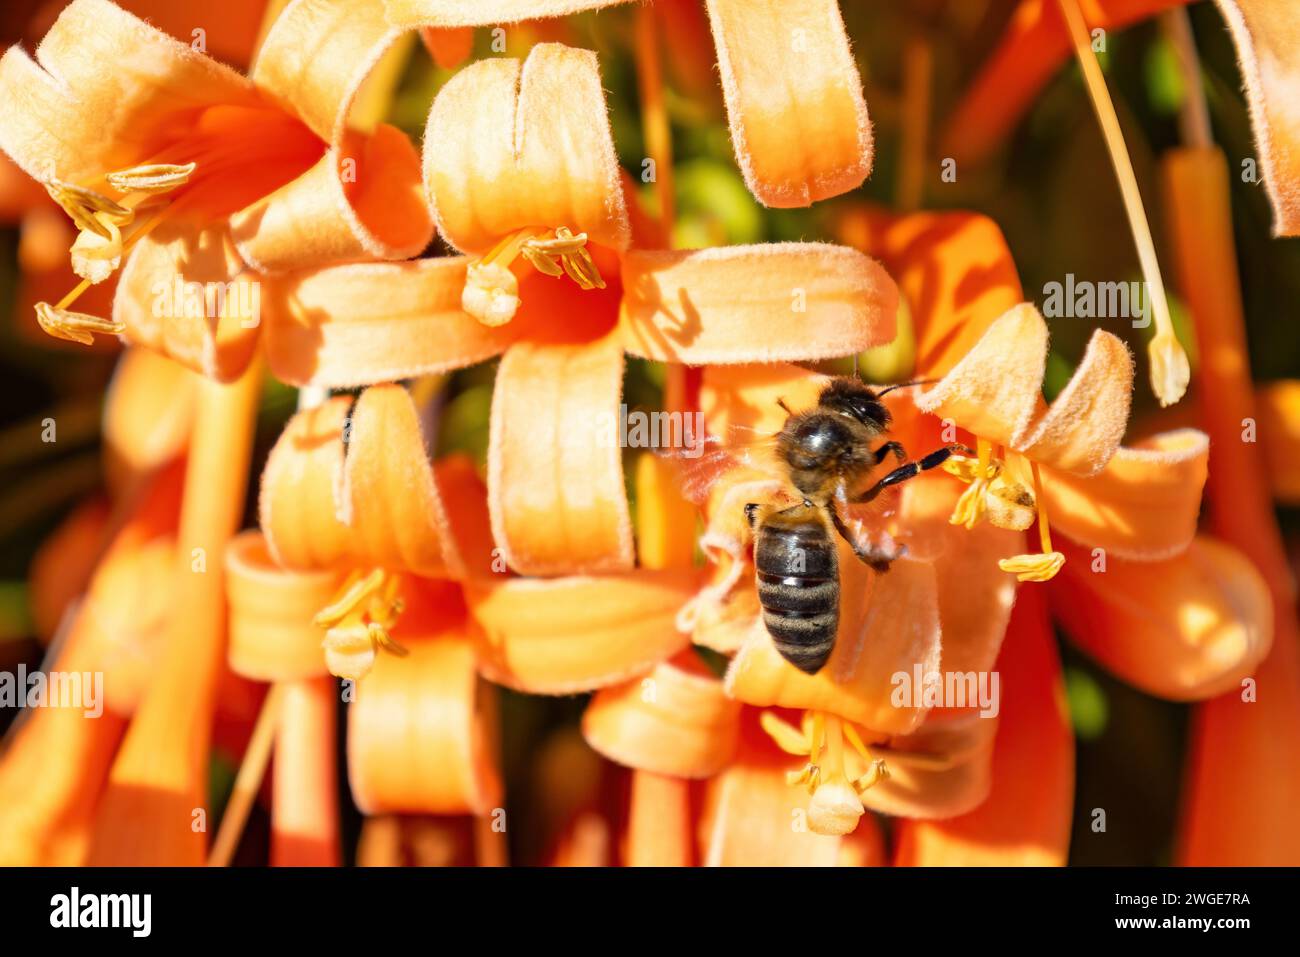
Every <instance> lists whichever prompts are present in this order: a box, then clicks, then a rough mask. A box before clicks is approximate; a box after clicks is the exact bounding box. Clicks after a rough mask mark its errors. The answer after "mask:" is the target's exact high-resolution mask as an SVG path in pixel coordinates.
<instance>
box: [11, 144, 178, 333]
mask: <svg viewBox="0 0 1300 957" xmlns="http://www.w3.org/2000/svg"><path fill="white" fill-rule="evenodd" d="M195 168H196V164H194V163H186V164H185V165H183V166H177V165H173V164H154V165H147V166H136V167H132V168H131V169H126V170H120V171H117V172H113V173H109V174H107V176H106V177H105V179H107V181H108V182H109V184H110V185H112V186H113V187H114V188H115V189H118V190H119V191H124V192H126V193H127V195H125V196H123V197H122V199H121V200H120V201H118V200H113V199H110V198H109V197H107V196H105V195H104V194H102V193H99V192H97V191H95V190H93V189H90V188H88V187H85V186H78V185H76V184H74V183H65V182H63V181H62V180H59V179H50V180H49V181H48V182H46V183H45V189H46V191H47V192H48V193H49V194H50V196H51V197H52V198H53V199H54V201H55V202H56V203H58V204H59V205H60V206H61V207H62V208H63V210H64V212H66V213H67V214H68V216H70V217H71V218H72V221H73V222H74V223H75V224H76V225H77V228H78V229H79V230H80V231H81V232H80V233H79V234H78V236H77V239H76V241H75V242H74V243H73V244H72V248H71V250H70V251H69V252H70V254H71V258H72V269H73V272H75V273H76V274H77V275H78V276H80V277H81V282H80V283H78V284H77V285H76V286H74V287H73V288H72V290H71V291H70V292H68V294H67V295H65V296H64V297H63V298H62V299H60V300H59V301H58V303H56V304H55V305H53V306H50V305H49V304H47V303H38V304H37V306H36V319H37V321H38V322H39V323H40V326H41V328H42V329H44V330H45V331H46V332H47V333H48V334H49V335H51V336H54V337H55V338H58V339H67V340H69V341H71V342H79V343H82V344H83V345H90V344H91V343H92V342H94V337H93V336H92V335H91V333H94V332H100V333H105V334H111V335H118V334H120V333H121V332H122V331H123V326H122V325H121V324H120V323H116V322H111V321H109V320H107V319H100V318H98V317H97V316H91V315H87V314H86V313H79V312H69V311H68V309H67V307H68V306H70V305H72V303H74V302H75V301H76V300H77V298H78V297H79V296H80V295H81V294H82V293H83V292H85V291H86V290H87V289H88V288H90V286H91V285H92V284H94V283H99V282H103V281H104V280H106V279H107V278H108V277H109V276H111V275H112V274H113V273H114V272H115V271H116V270H117V268H118V266H120V265H121V262H122V257H123V256H125V255H126V253H127V252H128V251H130V249H131V247H132V246H134V245H135V244H136V243H138V242H139V241H140V240H141V239H143V238H144V237H146V236H148V235H149V234H150V233H151V232H153V231H154V230H155V229H156V228H157V227H158V225H159V224H160V223H162V222H163V220H164V219H165V218H166V215H167V210H168V209H169V208H170V207H164V208H162V209H160V210H159V211H157V212H155V213H154V214H153V215H152V216H151V217H150V218H149V219H147V220H145V221H143V222H142V223H139V224H137V226H136V228H135V229H134V230H132V232H131V234H130V235H129V236H127V237H125V238H124V237H123V236H122V231H121V227H123V226H127V225H129V224H131V223H133V222H135V217H136V212H137V209H138V207H139V206H140V205H141V204H142V203H143V202H144V201H145V200H147V199H149V198H150V197H151V196H154V195H157V194H161V193H166V192H170V191H171V190H174V189H177V188H179V187H180V186H183V185H185V183H187V182H188V181H189V178H190V175H191V174H192V173H193V172H194V170H195Z"/></svg>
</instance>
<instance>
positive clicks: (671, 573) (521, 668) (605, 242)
mask: <svg viewBox="0 0 1300 957" xmlns="http://www.w3.org/2000/svg"><path fill="white" fill-rule="evenodd" d="M425 142H426V155H425V178H426V183H427V185H428V187H429V191H430V194H431V196H432V199H433V202H434V206H435V209H436V210H437V218H438V222H439V226H440V228H441V231H442V233H443V235H444V236H445V237H446V238H447V240H448V241H449V242H450V243H452V244H453V245H454V246H456V247H458V248H460V249H464V250H467V251H469V252H471V253H473V254H476V258H467V257H449V258H442V259H430V260H422V261H418V262H414V263H408V264H389V265H385V264H367V265H349V266H337V267H332V268H327V269H323V270H319V271H316V272H312V273H306V274H299V275H296V276H291V277H286V278H285V279H283V280H277V281H276V282H274V283H273V284H272V288H271V293H270V295H269V297H268V299H269V301H268V303H267V307H268V309H269V311H270V316H269V318H268V325H269V330H268V331H269V333H270V335H269V336H268V343H267V345H268V356H269V359H270V363H271V368H272V370H273V371H274V372H275V373H276V374H277V375H278V376H280V377H281V378H283V379H285V380H287V381H289V382H293V383H295V384H299V385H316V386H331V387H337V386H343V385H355V384H359V383H365V382H375V381H384V380H387V379H393V378H397V377H407V376H413V375H421V374H428V373H432V372H441V371H446V370H449V369H453V368H457V367H460V366H465V365H469V364H471V363H474V362H477V361H480V360H482V359H485V358H489V357H491V356H493V355H497V354H500V353H503V352H504V353H505V355H504V357H503V358H502V360H501V366H500V369H499V372H498V374H497V381H496V391H495V395H494V398H493V402H492V419H491V436H490V447H489V453H488V506H489V511H490V514H491V521H492V529H493V532H494V538H495V540H496V545H497V547H498V548H499V549H500V551H499V553H498V555H499V557H500V558H501V559H502V560H503V563H499V564H500V568H501V569H504V568H505V566H507V565H508V566H509V567H511V568H513V569H515V570H516V571H519V572H522V573H525V574H528V575H534V576H565V577H551V578H549V579H541V578H538V579H533V580H510V579H507V578H503V577H500V576H493V575H491V574H487V577H484V578H479V577H476V576H480V575H484V574H485V573H487V572H488V571H489V569H490V568H491V565H492V563H491V560H490V559H489V560H487V561H484V562H483V564H481V565H478V566H476V567H471V568H468V573H469V575H470V578H471V580H470V582H469V585H468V592H467V595H468V598H469V603H470V608H471V611H472V613H473V615H474V617H475V618H476V620H477V621H478V622H479V623H480V624H481V625H482V626H483V628H484V630H485V632H486V641H485V644H484V647H483V649H482V651H483V656H484V657H483V663H482V667H483V669H484V674H485V675H487V676H488V677H489V678H491V679H492V680H494V681H498V682H501V683H504V684H507V685H509V686H511V687H514V688H518V689H522V690H528V691H532V692H540V693H551V694H565V693H571V692H574V691H578V690H583V689H590V688H594V687H599V686H603V685H608V684H612V683H616V682H620V681H624V680H626V679H628V678H630V677H631V676H633V675H637V674H641V673H644V672H645V671H646V670H647V669H649V668H651V667H653V666H654V664H655V663H657V662H659V661H662V660H664V659H666V658H668V657H670V656H671V655H672V654H674V653H675V652H677V651H679V650H681V649H682V648H683V647H684V646H685V644H686V641H687V639H686V638H685V636H682V635H679V634H677V633H676V632H675V631H674V630H673V628H672V627H671V623H672V619H673V616H674V614H675V612H676V609H677V607H678V606H679V605H680V604H681V603H682V602H683V601H684V600H685V599H686V598H687V597H688V596H689V594H690V592H691V591H692V590H693V588H694V583H695V573H694V572H693V571H692V570H691V569H689V568H685V569H683V568H677V569H674V568H664V569H662V570H655V569H652V570H641V571H636V572H634V552H633V538H632V527H631V516H630V511H629V508H628V503H627V498H626V493H625V491H624V484H623V473H622V465H621V455H620V448H619V446H620V442H619V438H618V404H619V395H620V391H621V379H622V370H623V354H624V352H625V351H626V352H629V353H632V354H634V355H639V356H642V357H645V358H650V359H656V360H661V361H672V362H684V363H703V362H742V361H754V360H759V359H771V360H778V359H815V358H823V357H829V356H832V355H839V354H842V353H843V352H844V351H845V350H846V349H847V350H856V349H860V348H865V347H867V346H869V345H874V344H878V343H881V342H885V341H888V340H889V339H890V338H891V337H892V336H893V321H894V311H895V306H896V298H895V290H894V286H893V283H892V282H891V281H890V280H889V278H888V277H887V276H886V275H885V274H884V272H883V270H881V269H880V268H879V267H878V266H877V265H876V264H875V263H873V262H871V261H870V260H868V259H867V258H866V257H864V256H862V255H861V254H859V253H856V252H854V251H852V250H847V249H843V248H840V247H835V246H828V245H822V244H802V243H785V244H777V245H769V246H740V247H729V248H726V249H715V250H700V251H691V252H668V251H650V250H645V251H643V250H637V249H634V248H629V247H630V243H631V239H632V236H631V225H630V222H629V217H628V214H627V209H626V205H625V202H624V195H623V191H622V185H621V183H620V178H619V172H618V167H617V165H616V162H615V157H614V151H613V146H612V143H611V140H610V134H609V128H608V125H607V122H606V119H605V106H604V97H603V94H602V92H601V87H600V81H599V76H598V73H597V69H596V62H595V58H594V56H593V55H592V54H590V53H588V52H586V51H581V50H574V49H570V48H567V47H563V46H559V45H556V44H542V45H539V46H538V47H536V48H534V50H533V51H532V53H531V54H530V56H529V58H528V60H527V62H526V63H523V64H521V63H519V62H518V61H515V60H509V59H496V60H489V61H483V62H480V63H476V64H474V65H472V66H470V67H468V68H466V69H464V70H462V71H461V72H460V73H459V74H457V75H456V76H455V77H454V78H453V79H452V80H451V81H450V82H448V83H447V84H446V86H445V87H444V88H443V89H442V91H441V92H440V93H439V95H438V98H437V99H436V100H435V102H434V105H433V109H432V111H431V113H430V118H429V125H428V129H427V131H426V135H425ZM471 142H472V146H471ZM566 274H567V277H566ZM462 305H464V306H466V307H467V308H468V309H469V310H471V311H472V312H473V313H474V315H467V314H466V313H465V312H464V311H462V309H461V306H462ZM336 401H337V400H336ZM690 438H691V437H690V436H686V440H687V441H690ZM697 438H698V437H697ZM557 456H558V461H557ZM575 488H581V489H582V490H583V494H582V495H575V494H574V493H573V491H572V490H573V489H575ZM288 507H290V508H292V507H293V506H292V505H290V506H288ZM324 547H326V549H327V551H328V550H329V549H334V548H337V547H340V546H337V544H334V545H326V546H324ZM282 557H283V556H282Z"/></svg>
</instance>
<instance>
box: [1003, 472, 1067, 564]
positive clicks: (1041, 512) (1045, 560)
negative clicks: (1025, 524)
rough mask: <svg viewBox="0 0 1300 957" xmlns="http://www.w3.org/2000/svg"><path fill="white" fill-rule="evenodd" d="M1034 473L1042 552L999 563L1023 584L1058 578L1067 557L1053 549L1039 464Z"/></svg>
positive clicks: (1018, 556)
mask: <svg viewBox="0 0 1300 957" xmlns="http://www.w3.org/2000/svg"><path fill="white" fill-rule="evenodd" d="M1032 467H1033V471H1034V500H1035V502H1036V503H1037V505H1038V541H1039V545H1040V546H1041V548H1042V552H1041V553H1040V554H1038V555H1016V556H1014V557H1012V558H1004V559H1002V560H1001V561H999V562H998V568H1000V569H1002V570H1003V571H1004V572H1009V573H1011V574H1013V575H1015V576H1016V577H1017V578H1018V579H1020V580H1021V581H1022V582H1045V581H1051V580H1052V579H1053V578H1055V577H1056V573H1057V572H1059V571H1060V570H1061V566H1062V565H1064V564H1065V556H1064V555H1062V554H1061V553H1060V552H1058V551H1055V550H1054V549H1053V548H1052V528H1051V523H1050V522H1049V521H1048V518H1047V500H1046V499H1044V498H1043V484H1042V478H1041V477H1040V475H1039V472H1038V463H1037V462H1034V463H1032Z"/></svg>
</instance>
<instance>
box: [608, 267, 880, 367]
mask: <svg viewBox="0 0 1300 957" xmlns="http://www.w3.org/2000/svg"><path fill="white" fill-rule="evenodd" d="M897 311H898V290H897V288H896V287H895V286H894V281H893V280H892V279H890V278H889V275H888V274H887V273H886V272H885V270H884V269H883V268H882V267H881V266H880V265H879V264H878V263H876V262H874V261H873V260H871V259H868V258H867V257H866V256H863V255H862V254H861V253H859V252H857V251H856V250H852V249H848V248H845V247H842V246H831V245H827V244H822V243H768V244H765V245H761V246H725V247H717V248H713V249H699V250H680V251H633V252H630V253H628V254H627V256H625V257H624V259H623V308H622V319H621V324H622V327H623V330H624V335H625V338H626V340H627V349H628V351H629V352H631V353H633V354H634V355H639V356H644V357H646V358H650V359H659V360H664V361H671V362H686V363H691V364H705V363H711V362H726V363H737V362H777V361H790V360H798V359H826V358H831V357H834V356H842V355H847V354H850V353H854V352H860V351H861V350H863V349H866V348H868V347H870V346H875V345H880V344H882V343H886V342H889V341H890V340H891V339H893V338H894V331H895V316H896V313H897Z"/></svg>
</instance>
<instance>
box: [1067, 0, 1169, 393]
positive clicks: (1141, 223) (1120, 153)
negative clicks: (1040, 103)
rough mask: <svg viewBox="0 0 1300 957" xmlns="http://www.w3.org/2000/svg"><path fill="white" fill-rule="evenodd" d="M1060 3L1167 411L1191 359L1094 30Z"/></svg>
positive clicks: (1154, 379) (1073, 5)
mask: <svg viewBox="0 0 1300 957" xmlns="http://www.w3.org/2000/svg"><path fill="white" fill-rule="evenodd" d="M1058 2H1059V3H1060V5H1061V13H1062V14H1063V15H1064V17H1065V23H1066V27H1067V28H1068V29H1069V31H1070V41H1071V43H1073V45H1074V53H1075V58H1076V59H1077V60H1078V61H1079V68H1080V69H1081V70H1082V71H1083V79H1084V84H1085V86H1086V87H1087V88H1088V96H1089V97H1091V99H1092V106H1093V110H1094V111H1095V112H1096V114H1097V121H1098V123H1100V124H1101V131H1102V135H1103V136H1104V137H1105V140H1106V149H1107V150H1108V151H1109V152H1110V160H1111V164H1112V165H1113V166H1114V168H1115V178H1116V179H1117V180H1119V188H1120V193H1121V195H1122V196H1123V199H1124V210H1125V212H1126V213H1127V214H1128V222H1129V228H1130V229H1131V230H1132V232H1133V242H1134V243H1135V244H1136V246H1137V253H1138V261H1139V262H1140V263H1141V266H1142V277H1143V279H1144V280H1145V281H1146V286H1147V295H1148V297H1149V300H1150V303H1151V309H1152V313H1153V314H1154V317H1155V323H1156V334H1155V337H1154V338H1153V339H1152V340H1151V344H1150V347H1149V349H1150V358H1151V388H1152V391H1154V392H1155V394H1156V398H1157V399H1159V400H1160V404H1161V405H1173V404H1174V403H1175V402H1177V401H1178V400H1179V399H1181V398H1182V397H1183V393H1184V392H1186V391H1187V377H1188V370H1187V355H1186V353H1184V352H1183V349H1182V346H1180V345H1179V344H1178V338H1177V336H1176V335H1175V334H1174V324H1173V320H1172V319H1171V318H1170V315H1169V301H1168V299H1167V298H1166V296H1165V284H1164V280H1163V279H1161V277H1160V260H1159V259H1158V258H1157V257H1156V247H1155V243H1154V242H1153V241H1152V239H1151V225H1150V223H1148V222H1147V216H1146V210H1145V209H1144V208H1143V205H1142V194H1141V192H1140V191H1139V190H1138V184H1137V176H1136V175H1135V174H1134V172H1133V161H1132V160H1131V159H1130V158H1129V155H1128V149H1127V147H1126V146H1125V145H1124V133H1123V131H1122V130H1121V129H1120V125H1119V117H1118V116H1117V115H1116V113H1115V104H1114V103H1113V102H1112V101H1111V98H1110V92H1109V91H1108V90H1107V89H1106V79H1105V77H1103V76H1102V73H1101V67H1100V66H1099V65H1098V64H1097V58H1096V57H1095V56H1094V55H1093V52H1092V47H1091V45H1090V42H1089V35H1088V27H1087V24H1086V23H1084V20H1083V13H1082V11H1080V9H1079V3H1078V0H1058Z"/></svg>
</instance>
